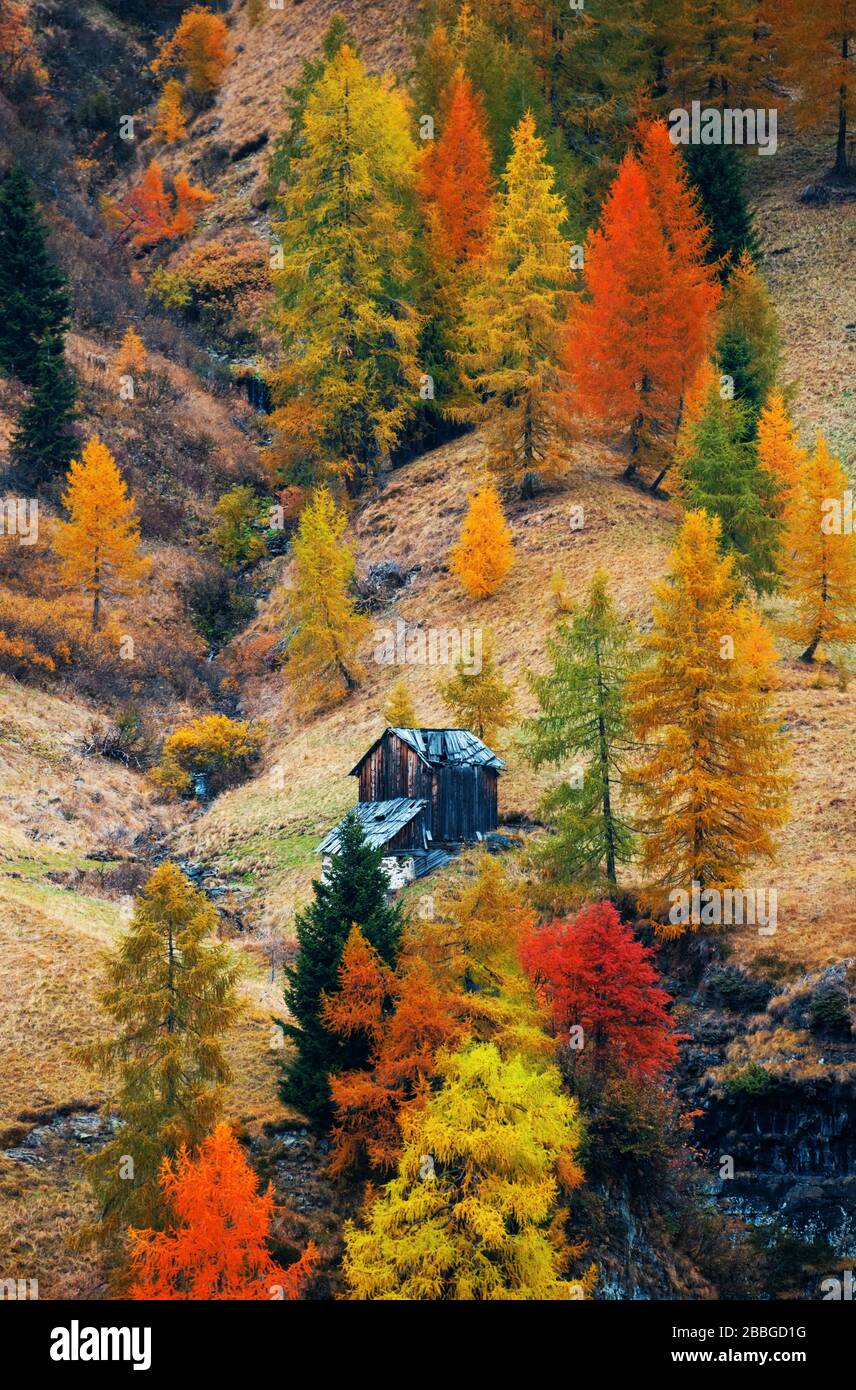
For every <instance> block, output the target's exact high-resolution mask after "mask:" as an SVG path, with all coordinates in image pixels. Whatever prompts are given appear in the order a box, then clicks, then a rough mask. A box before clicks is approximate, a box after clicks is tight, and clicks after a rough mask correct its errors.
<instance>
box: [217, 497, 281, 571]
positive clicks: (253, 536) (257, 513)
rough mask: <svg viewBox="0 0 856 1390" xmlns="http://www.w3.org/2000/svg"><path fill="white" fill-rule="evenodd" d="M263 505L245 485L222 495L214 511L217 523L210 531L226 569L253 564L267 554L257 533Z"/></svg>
mask: <svg viewBox="0 0 856 1390" xmlns="http://www.w3.org/2000/svg"><path fill="white" fill-rule="evenodd" d="M262 505H263V504H262V503H261V501H260V499H259V498H258V497H257V496H256V493H255V490H254V489H253V488H252V487H251V486H250V485H249V483H245V484H243V485H242V486H240V487H233V488H231V489H230V490H229V492H224V493H223V496H222V497H221V498H220V500H219V501H218V502H217V504H216V506H215V507H214V515H215V516H216V518H217V520H216V522H215V524H214V526H213V527H212V528H211V540H212V541H213V543H214V545H215V546H216V547H217V550H218V552H219V555H220V559H221V560H222V562H223V564H224V565H226V566H227V567H228V568H230V569H231V568H235V567H236V566H238V565H249V564H253V563H254V562H255V561H256V560H261V559H262V558H263V556H264V555H266V554H267V545H266V544H265V541H264V538H263V536H262V535H260V533H259V529H258V528H259V527H260V525H261V513H262Z"/></svg>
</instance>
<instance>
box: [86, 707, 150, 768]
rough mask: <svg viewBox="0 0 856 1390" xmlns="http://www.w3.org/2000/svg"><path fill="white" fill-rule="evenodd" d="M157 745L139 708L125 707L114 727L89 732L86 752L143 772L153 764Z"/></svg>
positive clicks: (120, 711)
mask: <svg viewBox="0 0 856 1390" xmlns="http://www.w3.org/2000/svg"><path fill="white" fill-rule="evenodd" d="M154 742H155V740H154V734H153V733H152V731H151V729H150V728H149V727H148V725H147V724H146V723H145V721H144V719H143V717H142V715H141V714H140V711H139V710H138V709H137V707H136V706H135V705H126V706H125V707H124V708H123V709H120V710H119V712H118V714H117V716H116V721H115V723H113V724H111V725H109V726H108V728H107V729H104V730H100V731H99V730H97V729H93V730H92V731H91V732H90V734H89V737H88V738H87V741H86V743H85V744H84V746H83V751H84V753H88V754H93V753H94V754H97V755H98V756H99V757H102V758H109V759H110V760H111V761H112V762H117V763H123V764H124V765H125V767H135V768H138V769H139V770H140V771H142V770H143V769H144V768H147V767H151V765H152V763H153V762H154Z"/></svg>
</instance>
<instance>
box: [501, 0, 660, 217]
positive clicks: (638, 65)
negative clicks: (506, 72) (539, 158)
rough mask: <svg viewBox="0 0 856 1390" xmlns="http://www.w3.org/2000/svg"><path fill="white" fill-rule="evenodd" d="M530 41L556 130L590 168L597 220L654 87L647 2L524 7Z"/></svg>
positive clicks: (531, 0)
mask: <svg viewBox="0 0 856 1390" xmlns="http://www.w3.org/2000/svg"><path fill="white" fill-rule="evenodd" d="M524 8H525V9H526V10H527V11H528V12H529V14H530V24H529V41H530V43H531V44H532V46H533V47H534V51H535V61H536V64H537V67H538V72H539V75H540V78H541V82H542V85H543V87H544V92H545V96H546V99H547V102H548V105H549V109H550V112H551V115H552V118H553V121H554V122H555V124H556V125H557V126H558V127H559V128H560V129H561V130H562V132H563V133H564V136H565V140H566V142H567V144H568V147H569V148H570V150H571V153H572V155H573V156H574V157H575V160H576V162H577V164H578V165H579V166H580V167H583V168H585V178H584V195H583V212H584V216H585V220H586V222H590V221H592V220H593V216H594V214H595V212H596V210H597V207H598V205H599V204H600V202H601V201H602V198H603V194H604V193H605V192H606V188H607V186H608V184H609V182H610V181H611V179H612V178H613V177H614V175H615V172H616V169H617V166H618V163H619V161H620V160H621V157H622V155H623V154H624V152H625V150H626V148H627V145H628V141H629V132H630V127H631V126H632V124H633V121H634V119H635V117H636V113H637V103H638V100H639V96H640V93H641V92H642V91H643V90H644V89H645V87H646V86H648V84H649V83H650V81H651V76H652V66H653V59H652V54H651V49H650V36H651V24H650V20H649V19H648V18H647V16H646V8H647V6H646V5H645V3H644V0H586V3H585V5H584V6H582V5H580V6H575V5H569V4H568V0H524Z"/></svg>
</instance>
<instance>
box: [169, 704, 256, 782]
mask: <svg viewBox="0 0 856 1390" xmlns="http://www.w3.org/2000/svg"><path fill="white" fill-rule="evenodd" d="M265 733H266V729H265V726H264V725H263V724H255V725H253V724H251V723H249V722H248V721H247V720H243V719H229V718H228V717H227V716H226V715H225V714H208V715H205V716H204V717H203V718H201V719H194V720H192V721H191V722H190V723H189V724H184V725H182V727H181V728H180V729H176V730H175V732H174V733H172V734H170V735H169V738H167V739H166V741H165V743H164V746H163V750H162V753H161V761H160V764H159V766H158V767H157V768H155V771H154V773H153V774H152V776H153V778H154V781H155V782H156V783H157V784H158V786H159V787H161V788H162V790H164V791H167V792H172V793H175V794H176V795H178V796H189V795H191V794H192V792H193V790H194V777H198V776H201V777H203V778H204V779H205V785H206V789H207V791H209V792H210V793H212V794H214V793H216V792H220V791H224V790H225V789H226V788H227V787H234V786H237V785H238V783H239V782H243V781H244V780H245V779H246V778H247V777H248V776H249V774H250V770H251V768H252V765H253V764H254V763H255V762H256V761H257V760H258V757H259V751H260V748H261V744H262V740H263V738H264V736H265Z"/></svg>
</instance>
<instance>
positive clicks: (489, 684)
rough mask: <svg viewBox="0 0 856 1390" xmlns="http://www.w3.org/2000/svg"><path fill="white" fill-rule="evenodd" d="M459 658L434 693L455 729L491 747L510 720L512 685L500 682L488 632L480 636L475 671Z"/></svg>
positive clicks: (500, 675) (512, 715) (512, 701)
mask: <svg viewBox="0 0 856 1390" xmlns="http://www.w3.org/2000/svg"><path fill="white" fill-rule="evenodd" d="M473 664H474V663H473V662H472V661H471V660H470V661H465V660H464V658H463V657H461V659H460V660H459V661H458V663H457V665H456V667H455V674H454V676H453V677H452V678H451V680H448V681H441V682H440V684H439V686H438V687H437V693H438V695H439V696H440V698H441V699H442V701H443V703H444V704H445V705H446V707H447V709H448V710H449V711H450V712H451V716H452V718H453V719H455V720H457V722H458V727H459V728H462V729H469V730H470V732H471V733H474V734H475V735H476V737H477V738H480V739H482V740H483V741H484V742H485V743H487V744H489V745H490V746H491V747H494V745H495V744H496V743H497V740H498V738H499V735H500V733H501V732H502V730H503V729H505V728H506V727H507V725H509V724H510V723H511V722H512V720H513V719H514V715H515V700H514V683H513V682H512V683H511V684H508V682H506V681H505V680H504V679H503V675H502V671H501V670H500V668H499V666H498V665H497V662H496V659H495V657H494V642H493V636H492V635H491V633H490V632H484V633H483V634H482V645H481V650H480V652H479V660H478V663H477V665H478V670H474V669H473Z"/></svg>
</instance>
